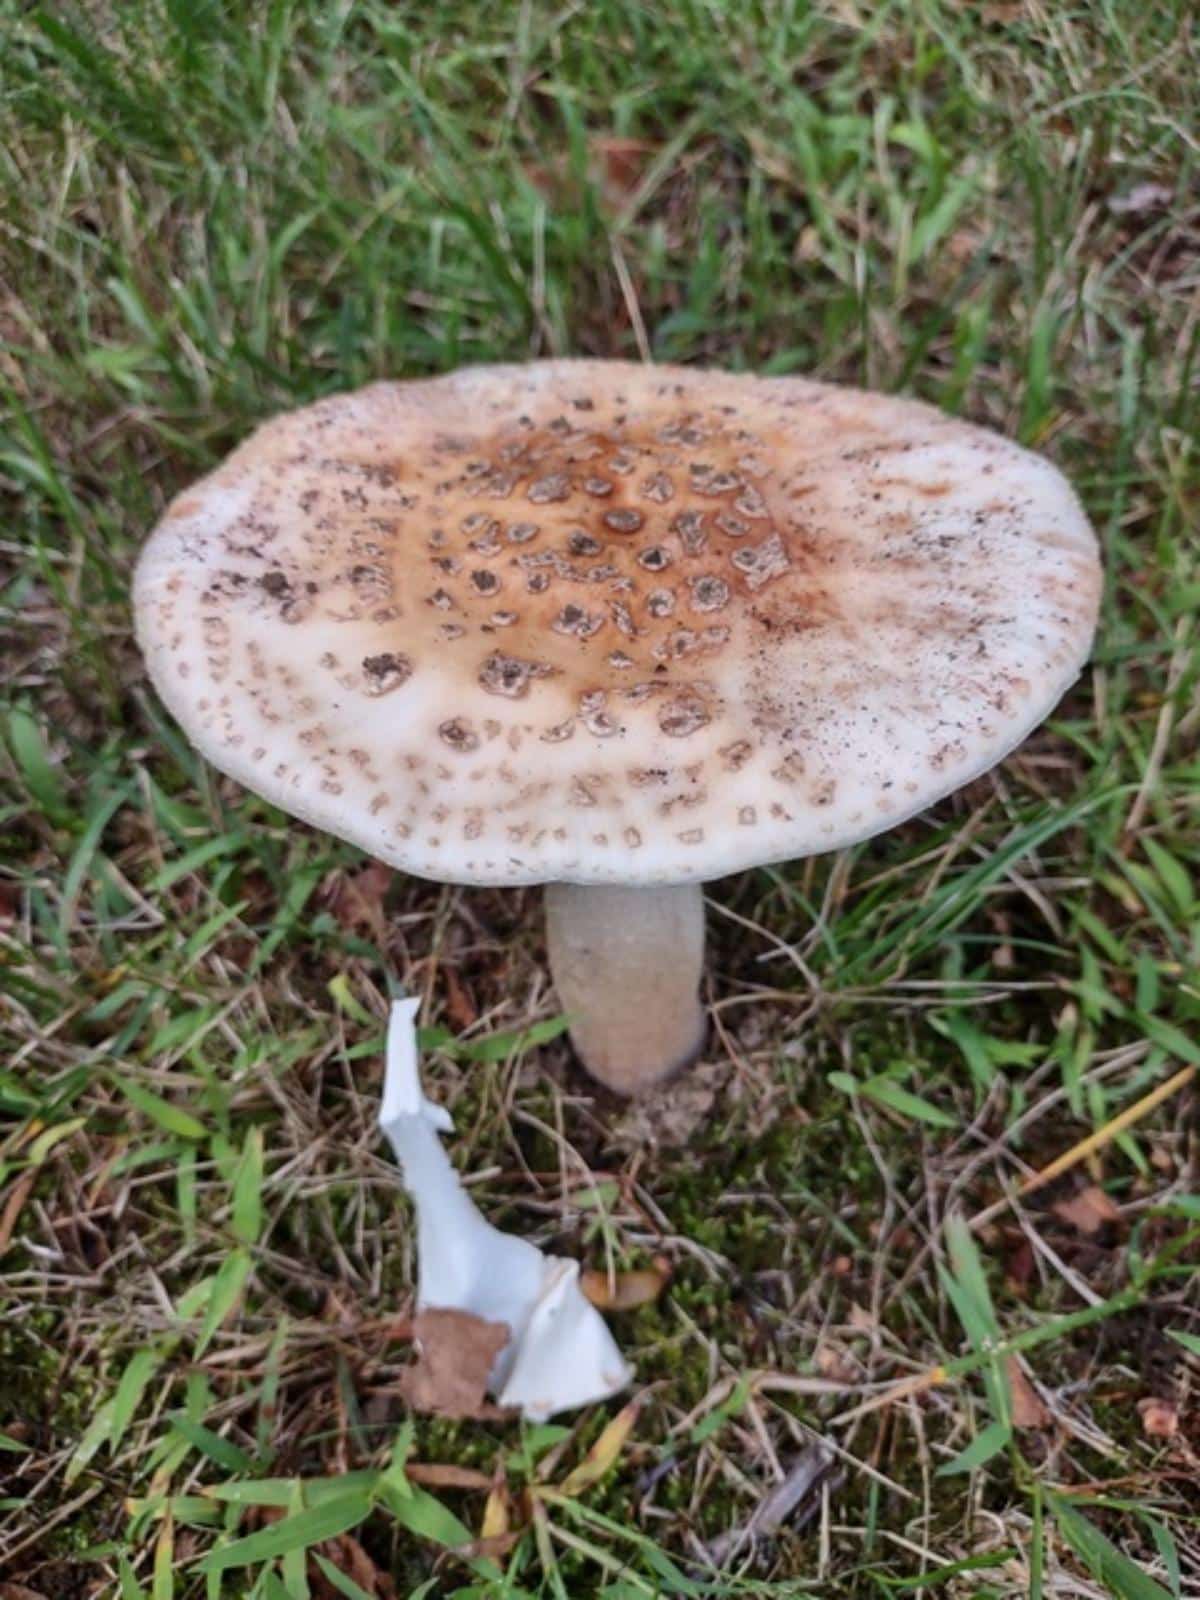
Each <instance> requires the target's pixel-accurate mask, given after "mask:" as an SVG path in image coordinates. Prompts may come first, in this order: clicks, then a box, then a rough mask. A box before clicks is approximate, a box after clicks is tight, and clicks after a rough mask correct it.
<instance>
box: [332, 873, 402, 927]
mask: <svg viewBox="0 0 1200 1600" xmlns="http://www.w3.org/2000/svg"><path fill="white" fill-rule="evenodd" d="M394 877H395V873H394V872H393V871H392V869H391V867H385V866H384V864H383V862H382V861H369V862H368V863H367V865H366V866H365V867H363V868H361V869H360V870H359V871H358V872H342V871H337V872H334V873H331V874H330V876H329V878H328V879H327V880H326V885H325V900H326V904H327V905H328V907H329V909H330V911H331V912H332V914H333V916H334V918H335V919H336V921H337V924H338V926H339V927H340V928H343V929H344V930H345V931H346V932H347V933H359V932H362V931H363V930H364V929H365V930H366V931H368V932H370V933H374V934H377V935H378V934H379V933H380V932H381V930H382V929H383V925H384V924H383V899H384V896H385V895H386V894H387V892H388V889H389V888H390V886H391V882H392V879H393V878H394Z"/></svg>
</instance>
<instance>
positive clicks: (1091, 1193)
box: [1050, 1183, 1121, 1238]
mask: <svg viewBox="0 0 1200 1600" xmlns="http://www.w3.org/2000/svg"><path fill="white" fill-rule="evenodd" d="M1050 1209H1051V1210H1052V1211H1053V1212H1054V1215H1055V1216H1056V1217H1057V1218H1058V1219H1059V1221H1060V1222H1066V1223H1068V1224H1069V1225H1070V1226H1071V1227H1072V1228H1075V1229H1077V1230H1078V1231H1079V1232H1080V1233H1084V1234H1087V1235H1088V1237H1089V1238H1091V1237H1094V1236H1095V1235H1096V1234H1098V1233H1101V1232H1102V1231H1103V1230H1104V1228H1105V1227H1106V1226H1109V1225H1111V1224H1114V1223H1118V1222H1120V1220H1121V1213H1120V1211H1119V1210H1118V1208H1117V1206H1116V1205H1115V1204H1114V1203H1113V1201H1112V1200H1110V1199H1109V1197H1108V1195H1106V1194H1105V1192H1104V1190H1103V1189H1101V1188H1100V1187H1099V1185H1097V1184H1094V1183H1090V1184H1088V1186H1087V1188H1086V1189H1080V1190H1079V1191H1078V1193H1077V1194H1072V1195H1067V1196H1066V1197H1065V1198H1064V1199H1062V1200H1056V1201H1055V1202H1054V1204H1053V1206H1052V1207H1051V1208H1050Z"/></svg>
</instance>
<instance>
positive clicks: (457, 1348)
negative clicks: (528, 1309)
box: [399, 1308, 510, 1417]
mask: <svg viewBox="0 0 1200 1600" xmlns="http://www.w3.org/2000/svg"><path fill="white" fill-rule="evenodd" d="M413 1337H414V1339H415V1341H416V1345H417V1349H418V1351H419V1356H418V1359H417V1361H416V1363H415V1365H414V1366H411V1367H409V1368H408V1370H407V1371H406V1372H404V1373H403V1374H402V1375H401V1378H400V1383H399V1388H400V1392H401V1393H402V1395H403V1396H404V1398H405V1399H406V1400H407V1401H408V1403H409V1405H410V1406H412V1408H413V1410H414V1411H420V1412H423V1413H425V1414H427V1415H430V1416H437V1417H501V1416H504V1415H505V1413H504V1411H503V1409H502V1408H501V1407H499V1406H496V1405H493V1404H492V1402H491V1401H490V1400H488V1399H487V1398H486V1391H487V1381H488V1377H489V1376H490V1374H491V1370H492V1368H493V1366H494V1365H495V1363H496V1358H497V1356H498V1355H499V1354H500V1352H501V1350H503V1349H504V1347H505V1345H506V1344H507V1343H508V1341H509V1338H510V1329H509V1326H508V1324H507V1323H506V1322H485V1321H484V1320H483V1318H482V1317H477V1316H475V1314H474V1313H473V1312H470V1311H455V1310H439V1309H437V1308H432V1309H430V1310H428V1311H419V1312H418V1313H417V1315H416V1317H415V1318H414V1319H413Z"/></svg>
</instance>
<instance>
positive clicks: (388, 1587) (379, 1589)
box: [308, 1533, 396, 1600]
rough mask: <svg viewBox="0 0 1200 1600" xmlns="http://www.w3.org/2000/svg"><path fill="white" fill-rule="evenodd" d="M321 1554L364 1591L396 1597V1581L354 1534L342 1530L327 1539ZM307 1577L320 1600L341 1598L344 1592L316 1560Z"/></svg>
mask: <svg viewBox="0 0 1200 1600" xmlns="http://www.w3.org/2000/svg"><path fill="white" fill-rule="evenodd" d="M321 1554H322V1555H323V1556H324V1557H325V1559H326V1561H328V1562H329V1564H330V1565H331V1566H332V1567H333V1568H334V1569H335V1570H336V1571H337V1572H340V1573H341V1574H342V1576H343V1577H345V1578H349V1579H350V1581H351V1582H352V1583H356V1584H357V1585H358V1587H359V1588H360V1589H361V1590H362V1591H363V1593H364V1594H369V1595H373V1596H376V1597H377V1600H395V1594H396V1586H395V1584H393V1582H392V1580H391V1579H390V1578H389V1577H388V1575H387V1573H386V1572H383V1571H382V1570H381V1569H380V1568H379V1567H377V1566H376V1565H375V1563H374V1561H372V1560H371V1557H370V1556H369V1555H368V1554H367V1552H366V1551H365V1550H364V1549H363V1547H362V1545H361V1544H359V1542H358V1540H357V1539H356V1538H355V1537H354V1535H353V1534H351V1533H341V1534H339V1535H338V1536H337V1538H336V1539H329V1540H327V1541H326V1543H325V1545H324V1546H323V1548H322V1551H321ZM308 1576H309V1581H310V1582H311V1584H312V1586H313V1594H314V1596H316V1597H317V1600H338V1597H339V1595H340V1594H342V1593H343V1592H344V1591H342V1590H339V1589H335V1588H334V1586H333V1585H332V1584H331V1583H330V1582H329V1581H328V1580H327V1579H326V1578H325V1577H324V1576H323V1575H322V1574H321V1573H320V1571H319V1570H318V1569H317V1567H316V1564H315V1562H314V1563H313V1566H312V1568H311V1570H310V1572H309V1574H308Z"/></svg>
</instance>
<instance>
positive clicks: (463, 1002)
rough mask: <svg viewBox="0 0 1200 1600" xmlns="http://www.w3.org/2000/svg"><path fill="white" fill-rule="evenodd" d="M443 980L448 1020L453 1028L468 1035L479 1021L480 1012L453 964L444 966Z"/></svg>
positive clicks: (447, 963)
mask: <svg viewBox="0 0 1200 1600" xmlns="http://www.w3.org/2000/svg"><path fill="white" fill-rule="evenodd" d="M442 978H443V980H444V981H445V984H446V1018H447V1020H448V1021H449V1023H450V1026H451V1027H452V1028H454V1029H456V1030H457V1031H458V1032H459V1033H466V1031H467V1029H468V1028H473V1027H474V1026H475V1024H476V1023H477V1022H478V1021H479V1010H478V1008H477V1007H476V1005H475V1002H474V1000H472V999H471V996H470V995H469V994H468V993H467V991H466V989H465V988H464V987H463V983H462V979H461V978H460V977H459V976H458V973H457V972H455V970H454V966H453V964H452V963H451V962H446V963H444V965H443V966H442Z"/></svg>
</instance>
